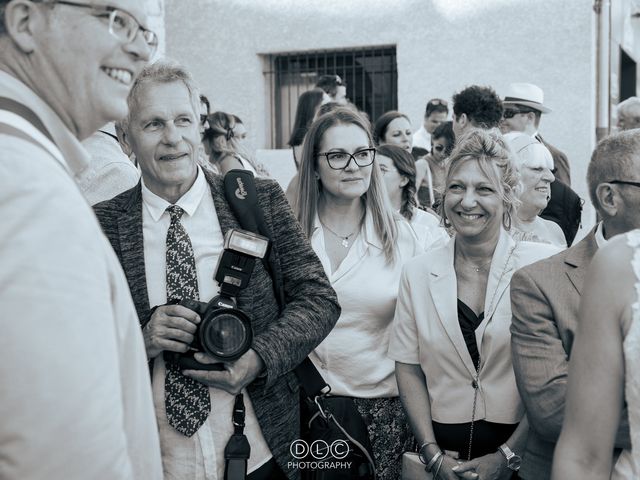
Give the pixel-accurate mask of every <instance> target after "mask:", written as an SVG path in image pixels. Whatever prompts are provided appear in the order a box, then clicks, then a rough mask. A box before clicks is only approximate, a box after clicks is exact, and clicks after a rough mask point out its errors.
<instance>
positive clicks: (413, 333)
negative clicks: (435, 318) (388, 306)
mask: <svg viewBox="0 0 640 480" xmlns="http://www.w3.org/2000/svg"><path fill="white" fill-rule="evenodd" d="M409 277H410V272H409V271H408V269H407V267H405V268H403V270H402V276H401V277H400V290H399V291H398V301H397V303H396V312H395V315H394V317H393V323H392V324H391V335H390V338H389V351H388V356H389V357H390V358H391V359H393V360H395V361H396V362H402V363H412V364H418V363H420V356H419V354H420V351H419V347H418V331H417V328H416V321H415V315H414V312H413V306H412V301H411V280H410V278H409Z"/></svg>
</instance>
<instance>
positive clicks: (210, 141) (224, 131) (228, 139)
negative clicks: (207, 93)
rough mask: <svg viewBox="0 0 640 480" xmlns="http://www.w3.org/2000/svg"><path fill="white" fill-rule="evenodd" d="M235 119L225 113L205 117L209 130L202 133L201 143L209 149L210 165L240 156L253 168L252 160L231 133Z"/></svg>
mask: <svg viewBox="0 0 640 480" xmlns="http://www.w3.org/2000/svg"><path fill="white" fill-rule="evenodd" d="M236 118H237V117H236V116H235V115H232V114H230V113H225V112H215V113H212V114H211V115H209V116H208V117H207V122H208V123H209V128H207V129H206V130H205V131H204V133H203V135H202V141H203V143H204V142H206V143H207V145H208V147H209V160H210V161H211V163H212V164H214V165H219V164H220V162H221V161H222V160H223V159H224V158H225V157H228V156H232V157H235V156H241V157H242V158H244V159H245V160H247V161H248V162H249V163H251V165H253V166H254V168H255V162H254V159H253V158H252V156H251V155H250V154H249V152H248V151H247V150H246V148H244V147H243V146H242V144H241V143H240V142H239V140H238V139H237V138H235V135H234V133H233V129H234V128H235V126H236V123H238V122H237V121H236ZM240 123H241V122H240Z"/></svg>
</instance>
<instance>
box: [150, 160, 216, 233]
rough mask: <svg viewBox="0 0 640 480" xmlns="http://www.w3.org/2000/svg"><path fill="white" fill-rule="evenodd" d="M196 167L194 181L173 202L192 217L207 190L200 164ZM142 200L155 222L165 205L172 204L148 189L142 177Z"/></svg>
mask: <svg viewBox="0 0 640 480" xmlns="http://www.w3.org/2000/svg"><path fill="white" fill-rule="evenodd" d="M197 168H198V174H197V176H196V181H195V182H193V185H191V188H190V189H189V190H187V192H186V193H185V194H184V195H182V197H180V198H179V199H178V201H177V202H176V203H175V205H178V206H179V207H180V208H182V209H183V210H184V211H185V213H186V214H187V215H189V216H190V217H192V216H193V214H194V213H196V210H197V209H198V206H199V205H200V202H202V199H203V198H204V196H205V194H206V193H207V190H208V188H207V186H208V185H207V181H206V179H205V178H204V174H203V173H202V170H201V169H200V166H198V167H197ZM142 202H143V203H144V204H145V205H146V206H147V209H148V210H149V213H150V214H151V218H153V220H154V221H155V222H157V221H158V220H160V218H161V217H162V215H163V214H164V212H165V210H166V209H167V207H169V206H171V205H172V204H171V203H169V202H167V201H166V200H165V199H164V198H162V197H160V196H158V195H156V194H155V193H153V192H152V191H151V190H149V188H148V187H147V186H146V185H145V183H144V179H142Z"/></svg>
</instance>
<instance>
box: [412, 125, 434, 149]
mask: <svg viewBox="0 0 640 480" xmlns="http://www.w3.org/2000/svg"><path fill="white" fill-rule="evenodd" d="M413 146H414V147H420V148H424V149H425V150H427V151H428V152H430V151H431V134H430V133H429V132H427V131H426V130H425V128H424V125H422V126H421V127H420V128H419V129H418V130H417V131H416V133H414V134H413Z"/></svg>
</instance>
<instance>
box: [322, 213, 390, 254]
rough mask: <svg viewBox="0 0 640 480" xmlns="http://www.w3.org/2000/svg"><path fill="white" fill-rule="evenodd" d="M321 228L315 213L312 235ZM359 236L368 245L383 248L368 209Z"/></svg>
mask: <svg viewBox="0 0 640 480" xmlns="http://www.w3.org/2000/svg"><path fill="white" fill-rule="evenodd" d="M321 229H322V223H321V222H320V217H319V216H318V214H317V213H316V218H315V221H314V227H313V234H312V236H313V235H315V234H317V233H318V232H320V231H321ZM360 236H361V237H362V240H363V241H364V242H365V243H368V244H369V245H372V246H374V247H376V248H379V249H380V250H382V249H383V246H382V240H381V239H380V237H379V236H378V234H377V233H376V229H375V225H374V224H373V215H372V214H371V212H369V211H367V213H366V214H365V218H364V225H363V226H362V229H361V230H360ZM358 238H360V237H358Z"/></svg>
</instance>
